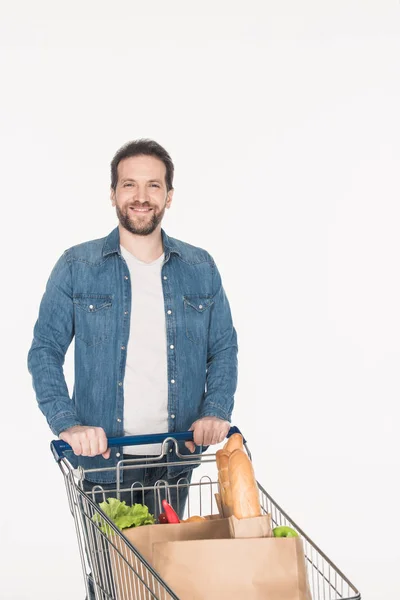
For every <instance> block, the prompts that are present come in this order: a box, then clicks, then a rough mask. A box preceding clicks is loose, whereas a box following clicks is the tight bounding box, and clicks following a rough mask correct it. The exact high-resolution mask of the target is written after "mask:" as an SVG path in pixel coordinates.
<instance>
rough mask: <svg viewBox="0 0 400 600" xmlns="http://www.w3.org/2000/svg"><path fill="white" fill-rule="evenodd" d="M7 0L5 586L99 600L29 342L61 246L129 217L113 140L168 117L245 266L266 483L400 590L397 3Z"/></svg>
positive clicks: (221, 237) (185, 200)
mask: <svg viewBox="0 0 400 600" xmlns="http://www.w3.org/2000/svg"><path fill="white" fill-rule="evenodd" d="M5 4H6V3H4V5H3V8H2V13H3V14H2V18H1V31H0V40H1V46H2V51H1V57H0V61H1V87H2V91H1V94H0V103H1V110H0V119H1V167H2V183H1V187H2V189H1V196H2V201H1V227H2V235H1V245H2V247H1V281H2V317H3V318H2V320H1V340H2V343H1V353H2V359H1V371H2V411H1V423H2V425H1V455H2V476H1V568H2V575H1V579H2V580H1V585H0V597H1V598H2V599H5V600H22V599H23V600H28V599H38V600H39V599H40V600H50V599H51V600H53V599H54V598H56V597H57V599H58V600H70V599H75V598H76V599H78V600H79V598H83V596H84V593H83V585H82V580H81V572H80V564H79V557H78V551H77V544H76V539H75V534H74V528H73V523H72V519H71V518H70V515H69V513H68V510H67V502H66V496H65V491H64V487H63V481H62V478H61V474H60V472H59V470H58V468H57V466H56V464H55V463H54V461H53V459H52V458H51V456H50V453H49V449H48V442H49V441H50V439H51V438H52V435H51V433H50V432H49V430H48V428H47V424H46V422H45V420H44V418H43V416H42V415H41V413H40V412H39V410H38V408H37V406H36V402H35V398H34V393H33V390H32V388H31V381H30V376H29V374H28V372H27V369H26V355H27V352H28V349H29V346H30V343H31V339H32V329H33V325H34V322H35V320H36V316H37V311H38V305H39V301H40V298H41V295H42V293H43V291H44V286H45V283H46V280H47V277H48V275H49V273H50V270H51V268H52V266H53V265H54V263H55V262H56V260H57V258H58V257H59V256H60V254H61V253H62V252H63V251H64V250H65V249H66V248H68V247H70V246H72V245H73V244H76V243H79V242H82V241H85V240H88V239H92V238H97V237H102V236H104V235H106V234H107V233H108V232H109V231H110V230H111V229H112V228H113V227H114V226H115V224H116V217H115V213H114V210H113V209H112V208H111V206H110V203H109V163H110V161H111V158H112V156H113V154H114V152H115V151H116V150H117V149H118V148H119V147H120V146H121V145H122V144H123V143H125V142H127V141H128V140H131V139H136V138H139V137H150V138H153V139H155V140H157V141H158V142H159V143H160V144H162V145H163V146H165V148H166V149H167V150H168V151H169V153H170V154H171V156H172V158H173V160H174V162H175V166H176V177H175V181H174V184H175V190H176V191H175V196H174V202H173V207H172V209H171V211H170V212H169V213H168V216H167V217H166V219H165V221H164V227H165V229H166V231H167V232H168V234H169V235H172V236H175V237H178V238H180V239H183V240H185V241H188V242H190V243H192V244H195V245H199V246H202V247H205V248H206V249H207V250H208V251H209V252H210V253H211V254H212V255H213V256H214V258H215V260H216V262H217V264H218V266H219V268H220V271H221V273H222V276H223V281H224V285H225V289H226V291H227V294H228V297H229V299H230V302H231V307H232V312H233V315H234V319H235V324H236V327H237V330H238V335H239V346H240V379H239V387H238V392H237V397H236V409H235V414H234V421H235V422H236V423H237V424H239V425H240V426H241V428H242V429H243V431H244V433H245V434H246V436H247V437H248V439H249V442H250V445H251V448H252V450H253V456H254V462H255V468H256V472H257V475H258V478H259V480H260V481H261V482H262V483H263V484H264V486H265V487H266V488H267V489H268V490H269V492H270V493H271V494H272V496H273V497H274V498H275V499H276V500H277V501H278V503H280V504H281V505H282V506H283V508H284V509H285V510H286V511H287V512H288V513H289V515H291V516H292V517H293V518H294V520H295V521H296V522H297V523H298V524H299V525H300V526H301V527H302V528H303V529H304V530H305V531H306V532H307V533H308V535H309V536H310V537H311V538H312V539H313V540H314V541H315V542H316V543H317V544H318V545H319V546H320V547H321V548H322V549H323V550H324V551H325V553H326V554H327V555H328V556H329V557H330V558H331V559H332V560H333V562H335V563H336V564H337V566H338V567H339V568H340V569H341V570H342V571H343V572H344V573H345V574H346V575H347V576H348V577H349V578H350V580H352V581H354V583H355V584H356V585H357V586H358V587H359V588H360V590H361V591H362V593H363V598H365V600H378V599H382V598H384V597H388V598H389V597H390V598H399V596H400V583H399V578H398V566H399V560H400V555H399V548H400V543H399V536H398V516H399V510H400V503H399V500H400V498H399V492H398V476H399V442H398V439H399V434H398V431H399V426H398V420H397V412H398V411H397V410H396V409H397V404H398V400H399V392H400V378H399V369H398V366H399V359H400V345H399V339H400V318H399V314H400V311H399V306H400V286H399V251H400V241H399V216H400V214H399V212H400V211H399V204H398V202H399V191H400V189H399V188H400V186H399V158H400V150H399V139H400V121H399V106H400V87H399V75H400V68H399V67H400V41H399V40H400V38H399V33H400V25H399V5H398V2H395V1H392V2H390V1H389V0H374V1H372V0H335V1H333V0H332V1H321V0H319V1H318V0H314V1H312V0H303V1H302V2H298V1H297V0H291V1H289V0H279V1H278V0H275V2H274V1H264V2H261V1H260V0H259V1H251V0H248V1H246V2H236V1H232V0H231V1H230V2H218V1H214V2H210V1H204V0H203V2H201V3H192V2H187V1H186V2H184V1H180V2H174V1H169V2H161V1H159V2H148V3H145V2H141V3H139V2H135V1H132V0H130V1H127V2H105V1H99V0H97V1H88V2H64V3H62V4H61V3H58V2H50V1H48V2H44V1H42V0H38V1H36V2H28V1H26V2H13V3H11V2H9V6H5ZM66 372H67V376H68V381H69V383H70V384H71V381H72V375H73V373H72V368H71V356H70V357H69V358H68V360H67V366H66Z"/></svg>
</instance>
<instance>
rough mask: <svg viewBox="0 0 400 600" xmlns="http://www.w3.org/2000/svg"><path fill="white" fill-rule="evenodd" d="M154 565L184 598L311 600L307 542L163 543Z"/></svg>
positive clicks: (157, 546) (157, 547) (156, 548)
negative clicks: (305, 550) (304, 547)
mask: <svg viewBox="0 0 400 600" xmlns="http://www.w3.org/2000/svg"><path fill="white" fill-rule="evenodd" d="M153 564H154V567H155V569H156V571H157V572H158V573H159V574H160V575H161V577H162V578H163V579H164V580H165V581H166V583H167V584H168V585H169V586H170V587H171V589H172V590H173V591H174V592H175V593H176V595H177V596H178V597H179V598H180V600H265V599H268V600H311V593H310V589H309V586H308V580H307V573H306V564H305V558H304V550H303V541H302V539H301V538H273V537H272V538H259V539H236V540H232V539H231V540H224V539H222V540H211V541H210V540H196V541H186V542H164V543H157V544H154V547H153Z"/></svg>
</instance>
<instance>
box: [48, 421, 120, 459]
mask: <svg viewBox="0 0 400 600" xmlns="http://www.w3.org/2000/svg"><path fill="white" fill-rule="evenodd" d="M59 438H60V440H63V441H64V442H67V444H69V445H70V446H71V448H72V450H73V451H74V454H76V456H97V455H98V454H101V455H102V456H103V457H104V458H110V452H111V450H110V448H107V438H106V434H105V432H104V429H102V428H101V427H88V426H86V425H74V427H70V428H69V429H66V430H65V431H62V432H61V433H60V435H59Z"/></svg>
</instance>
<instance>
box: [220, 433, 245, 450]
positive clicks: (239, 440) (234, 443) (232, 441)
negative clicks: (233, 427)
mask: <svg viewBox="0 0 400 600" xmlns="http://www.w3.org/2000/svg"><path fill="white" fill-rule="evenodd" d="M223 449H224V450H225V451H226V452H233V451H234V450H244V447H243V436H242V434H241V433H233V434H232V435H231V437H230V438H229V440H228V441H227V442H226V444H225V446H224V448H223Z"/></svg>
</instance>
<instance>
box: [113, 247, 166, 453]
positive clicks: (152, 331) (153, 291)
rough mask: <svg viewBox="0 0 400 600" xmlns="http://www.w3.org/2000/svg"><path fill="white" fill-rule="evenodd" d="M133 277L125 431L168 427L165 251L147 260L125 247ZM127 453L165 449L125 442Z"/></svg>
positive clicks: (160, 430) (156, 430) (157, 430)
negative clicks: (164, 283) (164, 287)
mask: <svg viewBox="0 0 400 600" xmlns="http://www.w3.org/2000/svg"><path fill="white" fill-rule="evenodd" d="M121 253H122V256H123V257H124V259H125V261H126V264H127V265H128V268H129V272H130V279H131V290H132V306H131V322H130V333H129V341H128V347H127V356H126V369H125V379H124V433H125V435H141V434H146V433H165V432H167V431H168V371H167V332H166V322H165V309H164V295H163V289H162V283H161V268H162V265H163V262H164V254H162V255H161V256H160V257H159V258H157V260H155V261H153V262H152V263H145V262H142V261H141V260H139V259H137V258H136V257H135V256H133V254H131V253H130V252H128V250H126V249H125V248H123V247H122V246H121ZM123 452H124V454H139V455H143V454H149V455H157V454H160V453H161V444H156V445H152V446H127V447H124V448H123Z"/></svg>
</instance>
